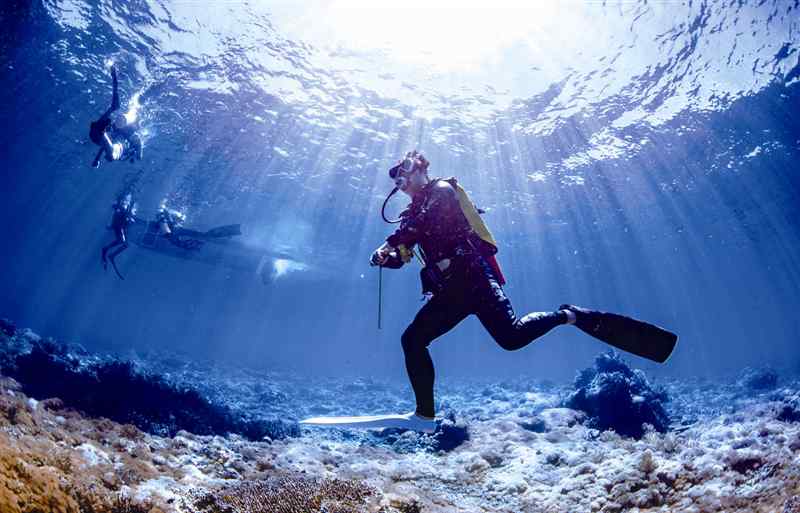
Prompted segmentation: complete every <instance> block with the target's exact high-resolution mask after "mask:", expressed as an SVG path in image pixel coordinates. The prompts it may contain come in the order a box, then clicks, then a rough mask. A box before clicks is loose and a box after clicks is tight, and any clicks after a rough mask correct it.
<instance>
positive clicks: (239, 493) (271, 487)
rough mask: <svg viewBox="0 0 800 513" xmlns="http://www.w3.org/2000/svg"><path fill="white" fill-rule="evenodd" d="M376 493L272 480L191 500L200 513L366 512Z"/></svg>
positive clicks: (300, 479)
mask: <svg viewBox="0 0 800 513" xmlns="http://www.w3.org/2000/svg"><path fill="white" fill-rule="evenodd" d="M374 494H375V490H373V489H371V488H370V487H368V486H366V485H363V484H361V483H358V482H355V481H344V480H340V479H313V478H309V477H305V476H302V475H301V476H291V477H272V478H269V479H267V480H263V481H255V482H247V483H239V484H236V485H233V486H229V487H225V488H223V489H221V490H216V491H213V492H207V493H205V494H203V495H201V496H200V497H198V498H197V499H196V500H195V501H194V507H195V508H197V510H198V511H199V512H200V513H260V512H266V511H269V512H270V513H308V512H312V511H320V512H321V511H325V512H330V513H334V512H335V513H362V512H363V513H366V512H368V511H374V510H375V507H374V502H373V504H372V507H369V508H368V499H369V498H370V496H374Z"/></svg>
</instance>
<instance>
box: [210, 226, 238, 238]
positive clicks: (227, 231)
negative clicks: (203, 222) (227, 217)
mask: <svg viewBox="0 0 800 513" xmlns="http://www.w3.org/2000/svg"><path fill="white" fill-rule="evenodd" d="M241 234H242V225H240V224H229V225H226V226H217V227H216V228H212V229H210V230H208V231H207V232H205V233H204V234H203V235H205V236H206V237H214V238H217V237H234V236H236V235H241Z"/></svg>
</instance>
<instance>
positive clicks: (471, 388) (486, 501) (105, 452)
mask: <svg viewBox="0 0 800 513" xmlns="http://www.w3.org/2000/svg"><path fill="white" fill-rule="evenodd" d="M9 331H10V330H9ZM16 337H27V338H26V340H32V339H34V338H35V337H33V336H32V332H30V331H25V330H16V331H15V332H14V334H13V335H9V334H8V333H6V332H3V334H0V347H5V348H6V349H7V348H9V347H12V346H13V347H16V346H17V345H19V344H20V343H21V342H22V341H20V340H16ZM40 340H41V338H40ZM23 352H24V351H23ZM23 352H18V353H15V354H22V353H23ZM4 358H6V357H5V356H4ZM15 358H16V357H14V358H12V359H15ZM80 360H81V361H84V362H88V361H93V360H92V357H91V356H90V355H86V357H85V358H80ZM4 361H6V362H7V361H8V359H5V360H4ZM606 363H608V362H606ZM612 363H613V362H612ZM83 365H85V364H80V365H78V366H79V367H80V366H83ZM152 365H164V360H163V359H162V360H161V361H160V362H159V363H154V364H152ZM192 365H193V364H191V363H189V362H187V361H183V362H179V361H176V366H175V368H174V369H173V371H171V372H166V369H165V373H164V375H166V374H170V375H171V376H172V380H174V379H176V377H179V376H180V375H181V374H180V373H177V371H176V370H175V369H178V368H181V369H184V370H185V372H188V374H187V376H188V375H191V376H194V377H195V378H194V379H200V378H199V376H202V375H206V376H211V378H209V379H222V378H221V376H228V377H229V379H233V380H236V379H239V378H241V381H237V382H235V383H231V384H229V385H225V386H222V385H220V386H218V387H217V390H218V391H220V392H219V393H221V394H224V393H226V392H223V391H224V390H225V389H226V387H228V388H229V390H231V391H235V390H243V391H242V392H241V393H242V394H243V395H244V396H245V397H253V400H255V398H256V397H258V396H259V394H262V395H263V394H265V393H268V394H269V395H270V396H271V397H280V398H281V401H280V404H275V405H274V408H273V409H270V408H271V407H270V406H269V405H267V406H266V407H265V408H266V409H267V411H263V412H260V413H261V414H264V415H265V416H266V417H268V416H270V415H273V414H274V413H275V412H276V411H282V412H285V411H294V412H295V414H296V417H295V418H299V417H301V416H306V415H309V414H318V413H319V411H320V409H326V410H329V413H330V414H337V413H339V410H340V409H341V410H348V409H353V408H355V406H354V405H355V404H362V406H361V407H362V408H363V407H364V406H363V403H364V401H365V399H366V398H368V397H369V398H370V399H369V400H370V401H382V402H383V404H384V405H389V407H391V408H395V407H402V406H407V404H406V403H404V401H406V400H407V399H406V398H405V396H406V395H407V391H406V390H405V388H404V384H395V383H391V382H384V381H380V380H373V379H372V378H363V379H360V380H353V379H347V378H324V379H320V380H319V381H317V382H315V383H313V386H310V387H308V388H307V389H304V388H302V387H299V386H298V384H297V383H295V382H293V381H291V379H292V378H291V376H280V375H278V374H274V373H273V374H269V376H268V377H263V379H262V378H258V377H257V376H259V374H258V373H253V372H248V373H243V374H239V375H237V374H236V372H235V371H234V370H232V369H230V368H227V369H224V372H222V371H221V372H220V373H219V374H214V373H211V372H208V373H198V372H194V371H191V369H192ZM137 366H139V364H138V363H137ZM151 368H152V366H151ZM186 369H189V370H188V371H186ZM265 376H266V375H265ZM585 377H587V378H588V376H585ZM594 378H595V376H591V379H589V380H588V381H585V382H580V383H578V384H579V385H581V386H585V385H586V384H588V383H590V382H591V380H593V379H594ZM39 379H43V378H42V377H41V376H40V377H39ZM172 380H166V378H165V380H164V382H163V383H162V384H165V386H167V385H168V386H176V387H177V386H178V385H177V382H175V383H173V381H172ZM185 383H186V381H184V384H185ZM782 383H783V384H784V385H785V388H783V389H781V390H778V391H771V392H769V393H764V394H761V395H758V396H747V397H745V396H743V395H742V393H741V387H739V386H737V384H736V380H735V379H732V380H731V381H730V383H729V385H720V386H719V387H717V388H715V389H709V385H708V384H706V383H701V382H698V383H691V382H681V383H677V382H665V383H663V386H664V388H665V390H666V392H665V393H668V394H669V395H670V397H672V398H673V399H672V400H670V401H669V403H666V404H665V405H663V407H664V409H665V412H666V413H667V414H668V416H669V417H670V418H673V419H685V418H689V417H692V418H693V421H692V423H690V424H685V425H681V427H680V429H673V428H672V425H668V426H666V427H665V429H664V431H663V432H661V431H659V430H658V429H656V428H655V426H653V427H652V428H651V427H647V426H645V427H644V428H642V429H643V432H642V433H641V436H640V437H638V438H635V437H631V436H623V435H621V434H620V433H618V432H615V431H613V430H609V429H606V430H602V429H599V428H598V427H597V424H595V423H592V422H590V415H589V414H588V413H587V412H583V411H578V410H575V409H572V408H568V407H565V406H564V405H565V404H566V403H565V399H566V398H568V397H569V396H570V395H571V394H572V393H574V392H575V390H570V389H569V387H567V386H566V385H565V386H558V385H554V384H551V383H547V384H545V383H541V382H537V381H535V380H534V379H531V378H529V377H525V376H520V377H518V378H514V379H507V380H504V381H491V380H484V381H480V380H474V379H472V380H469V379H461V380H458V379H451V380H442V382H441V384H440V385H439V393H440V397H441V402H442V405H443V408H445V409H447V410H448V411H451V412H452V413H451V414H450V415H449V418H448V420H447V423H448V426H449V429H454V430H455V431H453V432H451V433H450V434H449V435H447V436H444V438H442V436H441V435H440V439H442V440H445V441H447V445H446V446H438V447H437V446H436V443H437V442H436V441H435V440H433V439H427V438H425V437H427V436H428V435H417V434H416V433H409V432H405V433H403V432H392V433H383V434H380V435H377V434H372V433H361V432H355V433H354V432H349V431H330V430H324V429H307V428H303V429H302V430H301V431H300V432H299V433H297V435H298V436H287V437H276V438H274V439H273V438H261V439H256V440H250V439H248V438H247V437H245V436H243V435H241V434H235V433H229V434H226V435H224V436H223V435H220V434H198V433H193V432H191V431H190V430H185V429H184V430H178V431H176V432H174V433H172V432H169V431H157V430H154V432H148V431H145V430H142V429H140V428H139V427H137V426H136V425H134V424H132V423H125V422H116V421H113V420H110V419H108V418H103V417H93V416H91V415H88V414H86V413H85V412H81V411H79V410H78V409H76V408H75V407H72V406H69V405H68V404H67V401H65V400H64V399H61V398H57V397H44V396H38V397H32V396H31V395H29V394H28V390H27V388H26V386H25V384H24V383H21V382H20V381H18V380H16V379H14V378H12V377H9V376H4V377H0V511H3V513H5V512H8V513H36V512H40V511H59V512H64V513H72V512H75V513H79V512H80V513H85V512H89V513H145V512H147V513H184V512H186V513H188V512H199V513H222V512H236V513H240V512H241V513H256V512H264V511H270V512H275V513H295V512H303V513H313V512H323V511H326V512H333V511H336V512H340V513H345V512H362V511H363V512H379V513H411V512H442V513H444V512H448V513H449V512H455V513H479V512H492V513H498V512H509V513H510V512H514V513H519V512H530V513H539V512H542V513H544V512H583V511H597V512H609V513H612V512H614V513H615V512H623V511H625V512H628V511H634V512H635V511H638V512H654V511H661V512H681V513H701V512H723V511H724V512H731V511H737V512H765V513H766V512H777V513H791V512H795V511H798V504H800V457H798V454H800V422H797V419H796V418H795V417H792V416H791V415H790V414H787V413H784V412H785V411H792V412H794V411H796V410H792V409H791V408H795V407H796V390H797V384H798V381H797V380H796V379H795V380H794V381H792V380H791V378H786V377H784V378H782ZM248 387H250V388H248ZM200 388H202V387H200ZM579 388H580V387H579ZM344 389H347V390H349V393H348V394H342V393H341V391H342V390H344ZM31 390H36V389H35V388H33V389H31ZM654 393H657V394H658V393H660V392H654ZM337 394H338V396H339V397H342V396H343V395H346V396H347V397H348V401H352V402H351V403H348V404H339V405H337V404H336V403H335V402H334V399H335V397H336V395H337ZM710 395H714V397H713V398H709V399H708V402H706V403H702V401H703V400H704V398H706V397H709V396H710ZM201 396H203V395H202V394H201ZM310 398H314V401H312V402H309V401H310ZM120 399H121V400H123V399H122V398H120ZM213 402H214V401H213V400H210V399H209V403H213ZM690 403H691V409H690V410H688V412H687V411H684V410H686V409H687V408H689V406H690ZM718 404H725V405H726V406H725V410H724V411H719V410H718V409H717V405H718ZM366 407H367V408H374V407H375V405H374V404H372V403H368V404H367V406H366ZM248 408H249V409H252V405H250V406H248ZM787 408H788V409H789V410H787ZM230 412H231V415H233V416H235V415H236V412H237V409H236V408H232V409H231V410H230ZM645 424H646V423H645Z"/></svg>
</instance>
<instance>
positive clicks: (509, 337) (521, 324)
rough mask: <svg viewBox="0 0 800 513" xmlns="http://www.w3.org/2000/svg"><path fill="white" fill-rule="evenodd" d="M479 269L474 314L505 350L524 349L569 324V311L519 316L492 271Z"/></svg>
mask: <svg viewBox="0 0 800 513" xmlns="http://www.w3.org/2000/svg"><path fill="white" fill-rule="evenodd" d="M477 272H478V274H479V276H478V277H477V278H476V279H475V280H474V282H473V283H474V285H473V286H474V289H473V290H474V294H473V297H474V301H475V314H476V315H477V316H478V319H479V320H480V321H481V324H483V327H484V328H486V331H488V332H489V334H490V335H491V336H492V338H494V340H495V342H497V344H498V345H499V346H500V347H502V348H503V349H505V350H507V351H515V350H517V349H521V348H523V347H525V346H527V345H528V344H530V343H531V342H533V341H534V340H536V339H537V338H539V337H541V336H542V335H544V334H546V333H547V332H549V331H550V330H552V329H553V328H555V327H556V326H558V325H560V324H566V323H567V320H568V317H567V314H566V312H563V311H561V310H559V311H556V312H531V313H529V314H527V315H525V316H523V317H519V318H518V317H517V315H516V313H515V312H514V307H513V306H512V305H511V301H510V300H509V299H508V296H506V294H505V292H504V291H503V288H502V287H501V286H500V284H499V283H498V282H497V280H496V279H495V277H494V274H493V273H492V272H491V270H490V269H487V268H483V267H479V269H478V271H477ZM481 274H482V276H480V275H481Z"/></svg>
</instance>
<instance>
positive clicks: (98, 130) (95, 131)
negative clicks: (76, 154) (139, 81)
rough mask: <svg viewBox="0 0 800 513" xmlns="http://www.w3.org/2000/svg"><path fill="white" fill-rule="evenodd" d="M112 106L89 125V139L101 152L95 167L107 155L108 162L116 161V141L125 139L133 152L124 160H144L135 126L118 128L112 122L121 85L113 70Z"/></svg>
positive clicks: (94, 164) (98, 153) (125, 154)
mask: <svg viewBox="0 0 800 513" xmlns="http://www.w3.org/2000/svg"><path fill="white" fill-rule="evenodd" d="M111 81H112V93H111V106H110V107H109V108H108V109H107V110H106V111H105V112H104V113H103V115H102V116H100V118H99V119H98V120H97V121H93V122H92V123H91V124H90V125H89V139H91V141H92V142H93V143H95V144H97V145H98V146H100V150H99V151H98V152H97V156H96V157H95V159H94V162H92V166H93V167H97V166H98V165H100V157H101V156H102V155H103V154H104V153H105V156H106V160H114V147H113V145H114V142H115V140H119V139H125V140H127V141H128V144H129V148H131V150H132V151H130V152H126V153H124V154H123V155H122V156H121V158H122V159H126V158H128V159H130V161H131V162H133V161H134V160H135V159H139V160H141V159H142V150H143V146H142V139H141V138H140V137H139V134H138V133H137V132H136V128H135V127H133V126H123V127H118V126H116V125H115V124H114V123H113V122H112V121H111V115H112V114H113V113H114V112H115V111H117V110H118V109H119V106H120V105H119V84H118V82H117V70H116V68H114V67H112V68H111Z"/></svg>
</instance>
